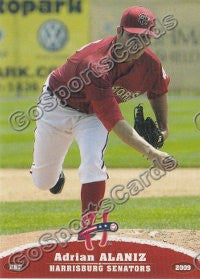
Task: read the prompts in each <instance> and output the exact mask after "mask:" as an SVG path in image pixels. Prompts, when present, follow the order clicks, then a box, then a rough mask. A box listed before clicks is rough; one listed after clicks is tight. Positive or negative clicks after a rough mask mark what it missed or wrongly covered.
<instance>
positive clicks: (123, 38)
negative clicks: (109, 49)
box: [117, 29, 151, 62]
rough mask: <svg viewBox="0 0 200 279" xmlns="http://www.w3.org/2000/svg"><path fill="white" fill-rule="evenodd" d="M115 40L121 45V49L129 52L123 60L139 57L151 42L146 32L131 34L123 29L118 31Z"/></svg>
mask: <svg viewBox="0 0 200 279" xmlns="http://www.w3.org/2000/svg"><path fill="white" fill-rule="evenodd" d="M117 41H118V43H121V44H122V45H123V51H124V50H127V51H128V53H129V57H128V59H127V60H126V61H125V62H129V61H132V60H134V59H138V58H140V57H141V56H142V55H143V53H144V52H145V49H146V48H147V47H148V45H149V44H150V43H151V41H150V36H148V35H147V34H132V33H128V32H126V31H125V30H123V29H121V30H120V31H119V32H118V35H117Z"/></svg>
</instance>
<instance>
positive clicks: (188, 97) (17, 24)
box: [0, 0, 200, 250]
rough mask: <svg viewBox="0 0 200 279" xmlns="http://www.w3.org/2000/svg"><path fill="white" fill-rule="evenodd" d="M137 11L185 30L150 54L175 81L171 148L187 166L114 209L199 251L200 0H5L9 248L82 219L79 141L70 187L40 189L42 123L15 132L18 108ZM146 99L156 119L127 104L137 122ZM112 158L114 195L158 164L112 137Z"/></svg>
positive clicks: (4, 176) (1, 17)
mask: <svg viewBox="0 0 200 279" xmlns="http://www.w3.org/2000/svg"><path fill="white" fill-rule="evenodd" d="M131 5H144V6H147V7H148V8H150V9H152V11H153V12H154V13H155V15H156V18H157V19H159V21H160V22H162V18H163V17H164V16H165V15H169V14H172V15H174V17H175V18H176V19H177V20H178V26H177V27H176V28H175V29H174V30H172V31H167V32H166V34H164V35H163V36H162V37H161V38H160V39H158V40H155V41H154V42H153V43H152V49H153V50H154V51H155V53H156V54H157V55H158V57H159V58H160V59H161V61H162V64H163V66H164V68H165V70H166V71H167V72H168V73H169V75H170V77H171V84H170V92H169V124H170V137H169V139H168V141H167V142H166V144H165V147H164V150H166V151H167V152H169V153H171V154H173V155H174V156H175V157H176V158H177V159H178V161H179V169H177V170H175V171H173V172H172V173H169V174H167V176H166V177H164V178H162V179H161V180H160V181H157V182H155V181H154V182H153V183H152V185H151V187H149V188H148V189H146V190H145V191H143V193H140V195H138V197H135V198H134V199H131V200H130V201H129V202H128V203H127V204H125V205H123V207H121V208H118V209H116V210H115V211H114V212H113V213H112V217H113V218H114V219H115V220H116V221H117V222H119V225H120V228H124V229H143V230H144V231H143V234H144V237H146V238H148V237H150V235H149V234H148V230H157V232H158V234H157V235H155V237H157V238H158V239H159V240H163V237H164V236H165V238H167V241H169V242H171V243H172V242H173V241H174V242H175V243H176V241H181V243H180V245H183V246H184V245H185V246H187V247H188V245H189V244H188V243H189V242H190V245H191V248H192V249H200V243H199V239H200V237H199V229H200V198H199V196H200V187H199V183H200V182H199V181H200V169H199V167H200V150H199V137H200V131H199V130H198V128H197V127H196V125H195V123H194V118H195V115H196V114H197V113H199V112H200V96H199V95H200V86H199V71H198V69H199V66H200V59H199V58H200V51H199V40H200V39H199V38H200V31H199V28H197V27H198V19H199V15H198V8H199V7H200V1H197V0H196V1H194V0H193V1H190V2H188V1H185V0H176V1H171V0H168V1H164V0H163V1H156V0H148V1H130V0H125V1H120V0H106V1H105V0H103V1H102V0H66V1H60V0H55V1H54V0H52V1H50V0H49V1H36V0H35V1H28V0H21V1H20V0H13V1H12V0H10V1H8V0H4V1H0V61H1V63H0V93H1V99H0V106H1V107H0V108H1V118H0V121H1V137H0V141H1V142H0V143H1V145H0V152H1V172H0V178H1V185H0V186H1V190H0V194H1V205H0V206H1V235H2V237H1V238H2V247H1V250H3V249H6V248H8V247H13V245H14V246H15V245H17V244H19V243H21V242H22V243H23V242H26V241H29V240H30V235H23V238H22V237H21V235H14V237H13V236H12V235H13V234H18V233H23V232H34V231H41V230H47V229H55V228H59V227H60V226H62V225H63V223H64V224H65V223H67V222H68V221H70V220H71V219H73V218H76V217H78V216H79V215H80V185H79V181H78V177H77V168H78V166H79V163H80V156H79V150H78V148H77V145H76V143H73V145H72V147H71V149H70V152H69V154H68V156H67V157H66V160H65V163H64V166H65V168H67V169H66V170H65V172H66V174H67V177H68V178H67V181H66V186H65V190H64V192H63V193H62V194H61V195H60V196H59V197H54V196H53V197H52V196H51V195H50V194H48V193H44V192H40V191H39V190H37V189H35V188H34V186H33V184H32V182H31V179H30V177H29V171H28V169H29V167H30V165H31V163H32V151H33V141H34V135H33V132H34V129H35V122H34V121H31V123H30V125H27V128H26V129H24V130H23V131H20V132H17V131H15V130H13V129H12V127H11V125H10V121H9V119H10V116H11V115H12V114H13V113H14V112H16V111H18V110H20V111H22V112H25V114H27V112H28V110H29V109H30V108H31V107H32V106H34V105H36V104H37V98H38V97H39V94H40V92H41V88H42V85H43V83H44V81H45V79H46V77H47V75H48V73H50V72H51V71H52V69H54V68H56V67H57V66H58V65H61V64H62V63H64V61H65V60H66V59H67V57H68V56H70V55H71V54H72V53H73V52H74V51H75V50H76V49H78V48H80V47H82V46H83V45H85V44H87V43H89V42H90V41H94V40H98V39H101V38H103V37H105V36H109V35H112V34H114V33H115V29H116V26H117V25H119V20H120V15H121V13H122V11H123V10H124V9H125V8H126V7H128V6H131ZM160 28H161V29H162V26H160ZM162 30H163V29H162ZM141 102H142V103H143V104H144V107H145V111H146V114H148V115H151V116H152V111H151V109H150V107H149V104H148V102H147V101H146V98H145V97H140V98H139V99H136V100H134V101H133V102H132V101H131V102H129V103H127V104H123V105H121V109H122V112H123V114H124V116H125V118H126V119H127V121H129V123H130V124H133V107H134V106H135V105H137V104H138V103H141ZM26 120H27V119H26V118H25V119H23V121H26ZM105 161H106V164H107V167H108V168H109V169H110V171H109V174H110V177H111V178H110V180H109V182H108V189H107V195H109V189H110V188H111V187H112V186H114V185H117V184H120V183H122V184H124V185H126V184H127V183H128V181H130V180H132V179H133V178H136V177H138V176H139V175H140V174H141V173H142V172H143V171H144V168H147V167H149V166H150V165H149V163H148V162H147V161H146V160H145V159H144V157H142V156H141V155H140V154H138V153H137V152H135V151H134V150H131V149H130V148H129V147H128V146H126V145H124V144H123V143H122V142H121V141H120V140H119V139H117V138H116V136H114V135H113V133H111V135H110V140H109V144H108V148H107V152H106V155H105ZM71 168H74V169H71ZM115 168H117V169H115ZM61 200H62V201H61ZM158 230H162V233H161V231H158ZM191 230H192V231H193V232H194V233H193V234H192V235H193V237H190V236H191ZM172 231H173V233H172ZM129 233H130V231H129ZM163 233H164V236H163ZM180 233H181V234H180ZM8 235H11V236H8ZM177 235H179V236H180V235H181V236H182V238H181V237H177ZM169 236H170V237H171V236H173V237H174V238H173V237H172V238H170V237H169ZM9 237H11V238H9ZM32 237H33V233H32ZM34 237H36V235H35V234H34ZM140 237H142V234H140ZM181 239H182V240H181ZM8 240H9V241H8ZM20 241H21V242H20ZM4 242H5V243H4ZM9 245H10V246H9Z"/></svg>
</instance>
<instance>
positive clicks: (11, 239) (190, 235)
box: [0, 229, 200, 252]
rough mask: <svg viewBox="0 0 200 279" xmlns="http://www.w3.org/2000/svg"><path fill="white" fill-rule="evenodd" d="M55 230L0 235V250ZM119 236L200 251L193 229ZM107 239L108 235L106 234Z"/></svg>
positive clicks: (136, 231) (134, 231)
mask: <svg viewBox="0 0 200 279" xmlns="http://www.w3.org/2000/svg"><path fill="white" fill-rule="evenodd" d="M55 232H58V230H57V231H55V230H54V231H53V230H51V231H49V230H48V231H36V232H29V233H21V234H15V235H3V236H0V240H1V248H0V252H4V251H6V250H9V249H12V248H15V247H19V246H21V245H25V244H28V243H38V241H39V238H40V237H41V236H42V235H43V234H45V233H51V234H52V236H53V235H54V233H55ZM112 235H117V236H120V237H134V238H139V239H147V240H154V241H159V242H163V243H168V244H173V245H176V246H179V247H182V248H185V249H188V250H191V251H195V252H200V231H195V230H144V229H125V230H122V229H121V230H119V231H118V232H116V233H115V234H112ZM108 240H109V236H108Z"/></svg>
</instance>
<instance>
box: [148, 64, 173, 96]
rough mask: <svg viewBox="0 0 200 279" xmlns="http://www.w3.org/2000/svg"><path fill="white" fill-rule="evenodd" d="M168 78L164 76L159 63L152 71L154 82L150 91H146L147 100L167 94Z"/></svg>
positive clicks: (164, 73)
mask: <svg viewBox="0 0 200 279" xmlns="http://www.w3.org/2000/svg"><path fill="white" fill-rule="evenodd" d="M169 82H170V77H169V76H168V75H167V74H166V72H165V70H164V69H163V67H162V65H161V63H159V64H158V66H157V67H156V69H155V70H154V82H153V85H152V87H151V89H150V90H148V91H147V97H148V99H155V98H157V97H159V96H162V95H164V94H165V93H167V92H168V86H169Z"/></svg>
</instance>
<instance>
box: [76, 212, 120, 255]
mask: <svg viewBox="0 0 200 279" xmlns="http://www.w3.org/2000/svg"><path fill="white" fill-rule="evenodd" d="M92 214H93V218H94V217H95V214H97V212H96V213H95V212H94V213H92ZM85 216H86V215H85ZM86 217H87V216H86ZM102 218H103V222H102V223H91V220H90V221H89V219H88V224H87V226H86V227H85V228H83V229H82V230H81V231H80V232H79V234H78V240H79V241H85V248H86V249H87V250H89V251H91V250H94V246H93V243H92V238H93V237H94V236H95V235H96V233H97V232H102V233H103V234H102V239H101V241H100V242H99V246H100V247H105V246H106V244H107V236H108V235H107V233H108V232H116V231H117V230H118V228H119V227H118V224H117V223H115V222H108V211H107V210H104V212H103V215H102ZM85 221H87V219H86V220H85ZM85 223H86V222H85Z"/></svg>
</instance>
